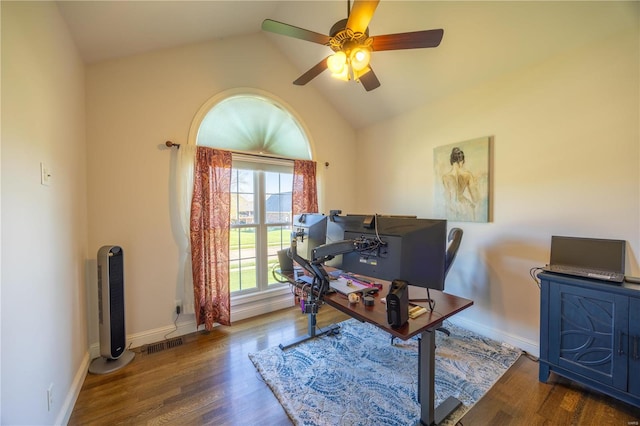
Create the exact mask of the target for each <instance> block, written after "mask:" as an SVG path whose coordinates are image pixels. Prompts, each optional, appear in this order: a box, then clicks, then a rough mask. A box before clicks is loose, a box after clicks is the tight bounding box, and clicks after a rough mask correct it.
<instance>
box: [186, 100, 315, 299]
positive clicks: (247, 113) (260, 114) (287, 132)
mask: <svg viewBox="0 0 640 426" xmlns="http://www.w3.org/2000/svg"><path fill="white" fill-rule="evenodd" d="M199 116H200V117H201V121H200V123H199V125H198V126H197V133H196V134H195V135H192V136H195V142H196V145H200V146H208V147H212V148H219V149H224V150H228V151H232V152H233V171H232V183H231V204H232V205H231V237H230V252H229V259H230V265H229V267H230V283H229V287H230V290H231V293H232V295H234V296H237V295H242V294H247V293H255V292H262V291H267V290H270V289H271V288H272V287H276V286H281V285H282V284H281V283H280V282H278V281H277V280H276V279H275V278H274V277H273V274H272V273H271V271H272V268H273V267H274V266H275V265H277V262H278V256H277V252H278V251H279V250H281V249H283V248H286V247H288V246H289V245H290V243H291V222H292V204H291V201H292V200H291V195H292V181H293V160H294V159H303V160H310V159H311V147H310V144H309V140H308V137H307V135H306V132H305V131H304V129H303V126H302V125H301V122H300V121H299V120H298V119H297V118H296V117H295V116H294V114H293V113H292V112H291V109H290V108H288V107H287V106H286V105H284V103H283V102H282V101H279V100H277V99H276V98H275V97H274V96H272V95H269V94H266V93H264V92H258V91H254V90H249V91H246V90H243V91H242V92H237V91H235V92H234V93H231V94H229V93H225V94H222V95H220V96H217V97H214V98H213V99H211V100H210V101H209V102H208V103H207V104H205V105H204V106H203V108H202V109H201V112H200V114H199Z"/></svg>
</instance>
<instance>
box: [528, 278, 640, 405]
mask: <svg viewBox="0 0 640 426" xmlns="http://www.w3.org/2000/svg"><path fill="white" fill-rule="evenodd" d="M538 278H539V279H540V285H541V298H540V371H539V379H540V381H541V382H546V381H547V379H548V378H549V373H550V372H552V371H553V372H554V373H556V374H559V375H561V376H564V377H566V378H568V379H571V380H574V381H576V382H580V383H582V384H584V385H586V386H589V387H591V388H593V389H595V390H598V391H600V392H602V393H605V394H607V395H610V396H613V397H614V398H617V399H620V400H622V401H625V402H628V403H629V404H632V405H635V406H636V407H640V286H638V285H634V284H628V283H624V284H623V285H617V284H610V283H606V282H602V281H597V280H590V279H581V278H574V277H567V276H563V275H557V274H551V273H547V272H543V273H540V274H538Z"/></svg>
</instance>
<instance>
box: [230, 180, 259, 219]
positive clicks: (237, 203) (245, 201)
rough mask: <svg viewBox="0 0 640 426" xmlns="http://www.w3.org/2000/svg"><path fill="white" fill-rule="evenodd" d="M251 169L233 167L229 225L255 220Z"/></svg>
mask: <svg viewBox="0 0 640 426" xmlns="http://www.w3.org/2000/svg"><path fill="white" fill-rule="evenodd" d="M253 173H254V172H253V171H252V170H239V169H233V173H232V175H231V176H232V178H231V225H244V224H251V223H256V222H255V210H254V205H253V200H254V199H255V198H254V186H253Z"/></svg>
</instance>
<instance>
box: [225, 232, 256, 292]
mask: <svg viewBox="0 0 640 426" xmlns="http://www.w3.org/2000/svg"><path fill="white" fill-rule="evenodd" d="M256 287H257V280H256V229H255V228H254V227H243V228H233V229H231V236H230V241H229V290H230V291H232V292H233V291H240V290H248V289H254V288H256Z"/></svg>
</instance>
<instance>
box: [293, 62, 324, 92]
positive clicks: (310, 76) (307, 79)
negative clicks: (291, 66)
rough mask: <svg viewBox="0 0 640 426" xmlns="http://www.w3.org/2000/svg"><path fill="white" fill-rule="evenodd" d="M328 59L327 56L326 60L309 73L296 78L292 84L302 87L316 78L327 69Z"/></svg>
mask: <svg viewBox="0 0 640 426" xmlns="http://www.w3.org/2000/svg"><path fill="white" fill-rule="evenodd" d="M328 58H329V57H328V56H327V57H326V58H324V59H323V60H321V61H320V62H318V63H317V64H316V65H314V66H313V67H312V68H311V69H310V70H309V71H307V72H305V73H304V74H302V75H301V76H300V77H298V79H297V80H296V81H294V82H293V84H295V85H297V86H304V85H305V84H307V83H308V82H310V81H311V80H313V79H314V78H316V77H317V76H318V75H320V73H321V72H322V71H324V70H326V69H327V59H328Z"/></svg>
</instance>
